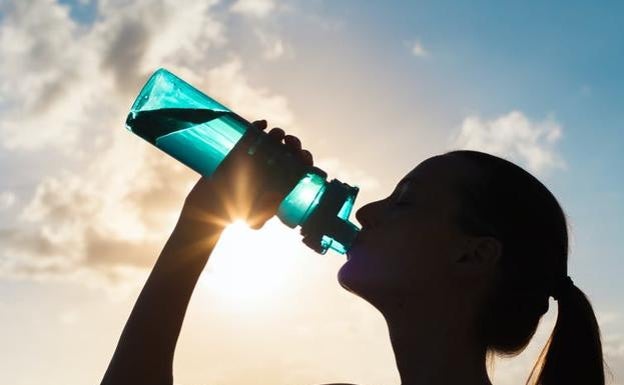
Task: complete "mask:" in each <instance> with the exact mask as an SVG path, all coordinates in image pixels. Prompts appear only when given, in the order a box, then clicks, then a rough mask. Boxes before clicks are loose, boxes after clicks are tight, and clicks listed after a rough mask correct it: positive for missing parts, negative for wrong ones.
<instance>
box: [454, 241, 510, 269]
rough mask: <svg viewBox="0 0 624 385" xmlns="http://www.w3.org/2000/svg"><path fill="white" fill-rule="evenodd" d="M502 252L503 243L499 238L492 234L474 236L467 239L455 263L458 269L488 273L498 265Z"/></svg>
mask: <svg viewBox="0 0 624 385" xmlns="http://www.w3.org/2000/svg"><path fill="white" fill-rule="evenodd" d="M502 253H503V245H502V244H501V242H500V241H499V240H498V239H496V238H494V237H491V236H472V237H469V238H467V239H466V243H465V245H464V248H463V250H462V251H461V253H459V255H458V257H457V259H456V260H455V265H456V268H457V269H458V271H462V272H466V273H486V272H488V271H491V270H492V269H495V268H496V267H497V266H498V262H499V260H500V258H501V256H502Z"/></svg>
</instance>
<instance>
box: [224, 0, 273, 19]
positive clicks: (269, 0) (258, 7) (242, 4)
mask: <svg viewBox="0 0 624 385" xmlns="http://www.w3.org/2000/svg"><path fill="white" fill-rule="evenodd" d="M275 9H276V4H275V1H274V0H237V1H236V2H235V3H234V4H232V6H231V7H230V10H231V11H232V12H235V13H240V14H242V15H245V16H252V17H258V18H263V17H266V16H268V15H269V14H270V13H271V12H272V11H273V10H275Z"/></svg>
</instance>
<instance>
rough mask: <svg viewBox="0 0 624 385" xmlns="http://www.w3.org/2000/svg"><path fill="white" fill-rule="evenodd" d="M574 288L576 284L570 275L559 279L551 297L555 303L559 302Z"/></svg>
mask: <svg viewBox="0 0 624 385" xmlns="http://www.w3.org/2000/svg"><path fill="white" fill-rule="evenodd" d="M572 286H574V282H573V281H572V278H570V276H569V275H566V276H565V277H563V278H559V279H558V280H557V282H555V286H553V288H552V293H551V296H552V297H553V299H554V300H555V301H558V300H559V299H560V298H561V297H562V296H564V295H565V294H566V293H567V291H568V290H569V289H570V288H571V287H572Z"/></svg>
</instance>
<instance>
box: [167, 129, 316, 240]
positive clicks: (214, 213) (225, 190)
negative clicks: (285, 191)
mask: <svg viewBox="0 0 624 385" xmlns="http://www.w3.org/2000/svg"><path fill="white" fill-rule="evenodd" d="M251 124H252V125H253V126H254V127H256V128H258V129H260V130H265V129H266V128H267V122H266V120H258V121H255V122H253V123H251ZM268 135H269V136H270V137H271V138H272V139H273V140H275V141H278V142H282V143H284V144H285V145H286V146H288V147H289V148H290V149H291V150H292V151H293V152H295V154H297V155H298V156H299V157H300V159H301V161H302V162H303V163H304V164H306V165H310V166H311V165H313V159H312V154H311V153H310V152H309V151H307V150H303V149H302V148H301V141H300V140H299V139H298V138H297V137H295V136H292V135H286V134H285V132H284V130H282V129H281V128H273V129H271V130H270V131H269V133H268ZM254 161H255V159H254V158H253V157H250V156H239V157H235V158H230V159H228V161H227V162H224V163H223V164H222V165H221V166H220V167H219V169H218V171H217V172H215V174H213V176H212V177H211V178H210V179H209V178H206V177H202V178H200V179H199V181H198V182H197V183H196V184H195V186H194V187H193V189H192V190H191V192H190V193H189V194H188V196H187V197H186V200H185V201H184V207H183V209H182V213H181V215H180V219H179V221H178V225H179V226H183V227H185V228H194V229H195V230H197V231H199V232H200V233H201V232H202V231H203V229H206V230H208V229H215V228H217V229H221V228H223V227H225V226H226V225H227V224H229V223H231V222H232V221H233V220H235V219H243V220H245V221H246V222H247V224H249V226H250V227H252V228H254V229H259V228H261V227H262V226H263V225H264V223H265V222H266V221H267V220H269V219H270V218H271V217H272V216H273V215H275V213H276V212H277V208H278V206H279V204H280V202H281V201H282V199H283V198H284V197H283V196H281V195H280V194H278V193H276V192H274V191H264V189H262V187H261V186H262V185H263V183H262V181H259V180H257V177H256V175H258V174H259V173H257V172H256V171H255V170H256V169H255V167H257V166H258V165H257V164H254Z"/></svg>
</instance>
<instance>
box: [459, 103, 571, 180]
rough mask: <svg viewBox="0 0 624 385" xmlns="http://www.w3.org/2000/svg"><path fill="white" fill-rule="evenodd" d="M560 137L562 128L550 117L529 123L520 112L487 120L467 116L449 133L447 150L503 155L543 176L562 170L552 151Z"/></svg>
mask: <svg viewBox="0 0 624 385" xmlns="http://www.w3.org/2000/svg"><path fill="white" fill-rule="evenodd" d="M562 135H563V128H562V127H561V125H560V124H559V123H557V122H556V121H555V120H554V119H553V118H546V119H544V120H541V121H532V120H531V119H529V118H528V117H526V116H525V115H524V114H523V113H522V112H520V111H511V112H509V113H507V114H505V115H502V116H499V117H496V118H494V119H491V120H484V119H482V118H480V117H479V116H469V117H467V118H466V119H464V121H463V123H462V125H461V128H460V129H459V132H457V133H454V134H453V137H452V139H451V147H452V148H457V149H470V150H478V151H483V152H489V153H492V154H495V155H498V156H503V157H506V158H509V159H511V160H514V161H517V162H519V163H521V164H523V165H525V166H526V167H527V168H528V169H529V170H530V171H532V172H534V173H536V174H545V173H547V172H549V171H551V170H554V169H565V167H566V164H565V162H564V160H563V158H562V157H561V155H560V154H559V153H558V152H557V149H556V146H557V144H558V142H559V140H560V139H561V137H562Z"/></svg>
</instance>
